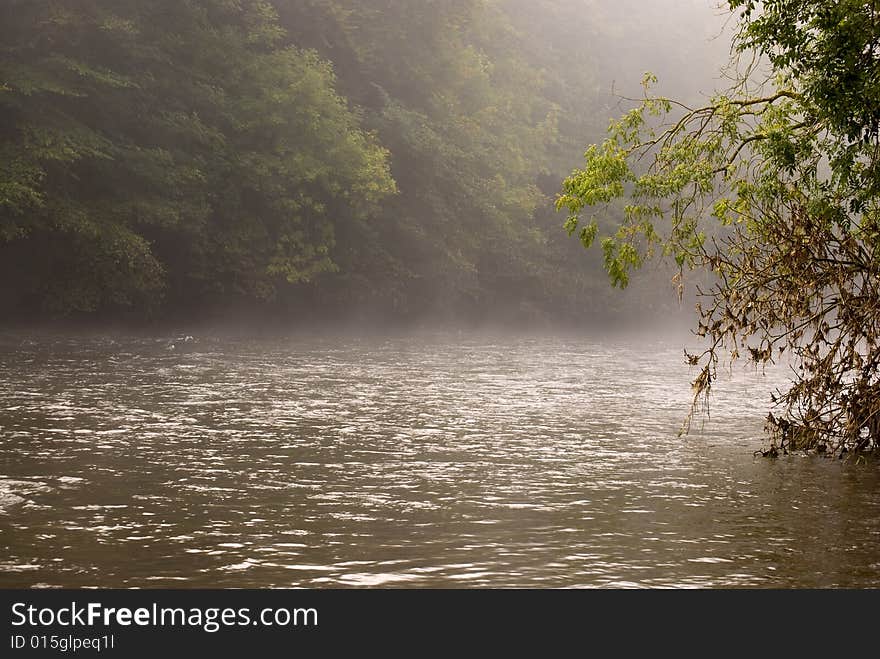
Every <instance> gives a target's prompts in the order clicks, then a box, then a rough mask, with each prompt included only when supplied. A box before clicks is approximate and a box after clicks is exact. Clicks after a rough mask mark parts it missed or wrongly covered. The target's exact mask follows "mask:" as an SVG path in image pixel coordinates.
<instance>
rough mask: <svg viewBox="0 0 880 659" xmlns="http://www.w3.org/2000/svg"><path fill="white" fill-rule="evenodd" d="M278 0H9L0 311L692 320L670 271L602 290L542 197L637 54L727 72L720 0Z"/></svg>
mask: <svg viewBox="0 0 880 659" xmlns="http://www.w3.org/2000/svg"><path fill="white" fill-rule="evenodd" d="M271 4H272V5H273V9H274V12H275V13H273V12H269V13H261V14H259V16H257V14H253V15H250V14H249V12H252V11H255V10H254V9H252V8H251V9H249V8H248V5H246V6H245V8H243V9H242V10H241V12H239V14H238V15H236V14H234V13H233V14H229V13H225V14H224V13H223V12H222V11H220V10H217V11H213V10H212V11H210V12H208V13H205V14H197V13H192V12H188V11H187V10H184V9H182V8H177V9H174V10H173V11H164V10H163V3H162V2H154V3H145V4H144V5H143V6H142V7H141V8H139V9H137V10H135V9H134V7H135V5H131V6H129V5H127V4H122V5H118V6H112V5H110V4H106V5H104V4H101V3H99V4H98V5H96V6H95V7H94V8H92V9H90V10H88V11H84V13H83V14H82V15H76V14H74V15H71V16H69V17H67V18H65V19H64V20H65V21H66V23H65V25H66V27H65V28H64V32H63V33H58V34H57V35H52V34H51V33H50V28H48V27H47V25H48V24H46V23H42V22H40V21H39V20H38V18H39V14H38V13H37V12H38V8H37V7H36V5H33V6H31V7H30V8H28V7H27V6H26V5H27V3H20V2H12V3H7V5H8V6H7V5H4V6H7V9H6V12H7V14H6V18H7V19H8V20H5V22H4V26H5V27H4V28H3V29H4V30H5V32H4V38H5V40H6V41H7V42H8V43H9V44H10V45H9V48H8V49H7V51H6V52H7V55H5V56H4V62H3V67H4V68H3V70H5V71H6V72H7V74H6V76H7V79H8V80H10V81H12V82H11V83H10V85H9V88H8V89H7V90H6V92H5V94H4V96H3V97H0V100H2V99H6V100H5V101H4V102H3V103H2V104H0V116H2V124H3V127H4V132H3V139H4V144H5V148H6V149H7V151H8V152H9V156H10V157H9V159H8V161H9V162H11V163H14V166H12V167H11V168H7V169H6V170H4V173H3V177H4V180H3V181H2V182H0V183H2V184H3V185H5V186H6V187H5V188H4V189H6V190H9V191H10V192H9V193H8V194H7V196H6V198H5V202H4V204H3V206H2V207H0V221H2V228H3V231H2V233H0V308H2V309H4V313H3V321H5V322H6V324H8V325H14V324H21V323H24V324H28V323H33V322H38V323H41V324H45V323H48V324H50V325H52V324H58V323H62V322H68V323H69V322H74V323H86V324H94V325H97V326H100V325H101V324H105V323H106V324H112V323H122V324H125V325H128V326H131V327H138V326H142V325H145V324H147V325H156V324H160V325H161V324H166V325H167V324H171V325H178V324H181V323H189V324H193V325H205V324H211V323H216V324H220V325H222V324H224V323H236V322H239V323H240V322H246V319H253V320H254V324H257V325H263V324H266V323H269V324H277V325H280V326H282V327H285V326H286V327H290V328H291V329H293V328H295V327H298V326H304V325H307V324H309V325H321V324H324V325H328V326H331V327H333V326H342V325H345V326H359V325H365V326H388V327H391V326H394V325H401V326H432V325H434V324H442V325H450V326H453V327H454V326H462V327H469V326H484V325H496V326H500V327H511V326H522V327H523V328H528V327H553V326H559V327H577V326H585V327H593V328H596V327H599V326H616V327H620V326H625V325H626V324H628V323H631V322H636V323H637V322H638V318H640V317H642V316H643V315H645V316H651V317H659V316H662V317H664V318H668V319H670V320H671V322H678V320H677V319H678V318H679V317H680V315H681V313H682V309H681V305H679V304H678V301H677V298H676V295H675V292H674V287H673V286H672V285H671V284H670V280H671V277H672V275H673V274H674V271H673V270H672V269H670V268H668V267H665V266H664V265H663V264H662V263H656V262H653V263H650V264H648V265H647V266H646V267H645V269H644V272H642V273H636V274H635V275H634V277H633V281H632V284H631V285H630V287H629V288H628V289H627V290H626V291H619V290H613V289H612V288H611V287H610V285H609V284H608V280H607V277H606V275H605V273H604V269H603V265H602V254H601V250H600V249H597V248H594V249H591V250H584V249H583V248H582V247H581V246H580V245H579V243H578V240H577V238H576V237H571V238H569V237H568V236H567V235H566V234H565V231H564V230H563V229H562V224H563V222H564V220H565V217H564V216H563V214H562V213H557V212H556V211H555V210H554V209H553V202H554V199H555V197H556V195H557V193H558V191H559V189H560V185H561V181H562V180H563V179H564V178H565V177H566V176H567V175H568V174H569V173H570V172H571V171H572V170H573V169H574V168H576V167H578V166H579V165H580V163H581V156H582V154H583V151H584V149H585V148H586V146H587V145H589V144H590V143H594V142H599V141H601V140H602V139H603V138H604V133H605V129H606V127H607V125H608V123H609V121H610V120H611V119H612V118H614V117H616V116H619V115H620V114H621V113H622V112H624V111H626V110H627V109H629V108H630V107H632V105H633V100H632V99H637V98H638V97H639V96H640V95H641V93H642V91H643V90H642V88H641V80H642V77H643V75H644V74H645V73H646V72H648V71H650V72H651V73H653V74H655V75H656V76H657V78H658V83H657V85H656V87H655V89H656V91H657V92H658V93H662V94H664V95H667V96H669V97H672V98H676V99H680V100H682V101H683V102H688V103H698V102H699V101H700V99H702V98H705V97H706V96H707V95H708V94H710V93H711V92H712V91H713V90H714V89H715V88H717V87H718V86H719V84H722V83H723V81H722V80H720V78H719V75H720V71H721V69H722V67H723V66H724V65H725V63H726V62H727V60H728V58H729V54H730V53H729V49H730V42H729V34H728V33H727V32H726V30H727V29H728V22H729V20H730V19H729V16H728V15H727V14H726V13H725V12H723V11H722V10H720V9H718V8H717V7H716V6H715V3H712V2H700V1H696V0H694V1H691V2H674V1H671V0H670V1H664V2H650V3H645V2H637V1H634V0H633V1H628V2H612V1H610V0H609V1H607V2H603V1H598V0H594V1H587V0H580V1H576V0H553V1H551V2H546V3H540V5H538V4H537V3H532V2H525V1H522V0H499V1H477V0H471V1H464V0H463V1H461V2H454V3H411V2H399V1H390V0H383V1H375V2H357V3H355V2H349V1H347V0H339V1H338V2H327V3H299V2H286V1H284V0H276V1H275V2H273V3H271ZM113 16H115V17H117V18H119V19H121V20H122V19H124V20H126V21H130V22H131V25H134V26H136V29H137V35H138V37H137V39H140V40H143V42H144V43H145V44H148V45H149V46H150V48H151V49H153V50H151V51H150V53H153V54H145V52H147V51H145V50H144V49H143V48H140V45H139V44H138V43H136V41H137V40H135V42H131V41H130V35H129V34H128V33H126V32H124V31H119V32H118V33H114V32H112V31H107V30H104V31H103V32H101V31H97V32H96V31H95V30H96V26H97V25H99V24H101V21H102V20H109V17H113ZM223 35H225V36H223ZM34 39H37V40H39V39H44V40H45V43H43V44H42V45H40V46H39V47H36V46H34V45H33V44H34V43H37V42H36V41H34ZM58 58H64V61H69V62H78V64H76V65H75V66H74V65H73V64H71V66H70V68H69V69H65V68H64V67H60V68H59V66H58V61H59V59H58ZM77 67H78V68H77ZM41 71H42V73H40V72H41ZM212 76H213V78H214V80H215V82H214V83H212V84H214V85H215V87H214V88H213V89H215V90H217V93H216V94H215V93H214V92H210V93H209V92H208V91H207V90H208V89H209V87H205V86H204V85H203V82H202V81H203V80H207V79H211V77H212ZM135 90H137V91H135ZM35 136H36V137H35ZM34 139H40V140H43V142H44V144H45V147H41V148H39V149H38V148H36V147H35V146H34V144H35V143H34ZM616 221H617V220H616V218H615V217H614V216H613V214H612V215H611V216H610V217H608V218H606V219H605V220H604V224H603V231H611V230H613V225H614V222H616Z"/></svg>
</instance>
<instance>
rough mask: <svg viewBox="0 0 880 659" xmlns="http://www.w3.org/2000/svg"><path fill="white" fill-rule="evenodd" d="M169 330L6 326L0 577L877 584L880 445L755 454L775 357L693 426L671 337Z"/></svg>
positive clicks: (0, 354)
mask: <svg viewBox="0 0 880 659" xmlns="http://www.w3.org/2000/svg"><path fill="white" fill-rule="evenodd" d="M170 345H172V343H171V342H169V341H168V340H167V339H165V340H136V339H120V338H118V337H117V338H114V339H112V340H111V339H89V340H76V341H74V340H54V339H40V340H36V341H31V342H29V343H23V341H22V339H21V338H20V337H6V338H5V339H4V340H3V341H2V343H0V438H2V439H0V456H2V463H0V464H2V465H3V466H2V473H0V510H2V512H0V542H2V545H3V553H2V555H0V567H2V570H3V572H2V577H0V580H2V582H0V585H2V586H4V587H15V586H68V587H78V586H104V587H111V586H117V587H124V586H144V587H150V586H153V587H160V586H169V587H226V586H235V587H266V586H280V587H290V586H303V587H322V586H332V587H359V586H365V587H369V586H383V587H389V586H390V587H516V586H522V587H658V586H659V587H723V586H762V587H763V586H768V587H842V586H846V587H868V586H870V587H876V586H877V585H880V558H878V556H880V552H878V549H880V514H878V513H880V494H878V493H880V488H878V484H880V483H878V481H880V477H878V469H877V465H876V463H873V462H869V463H863V464H856V463H855V462H854V461H844V462H841V461H832V460H825V459H817V458H807V457H801V456H791V457H787V458H784V459H779V460H776V461H768V460H763V459H754V458H753V457H752V455H751V452H752V450H754V448H756V446H757V445H758V444H759V443H760V439H761V426H762V417H763V413H762V410H763V409H764V406H765V405H766V402H765V401H766V400H767V398H768V392H769V391H770V390H771V389H772V387H773V386H774V383H775V382H778V381H780V378H781V376H780V375H770V376H765V377H758V376H755V375H750V374H747V373H742V372H739V371H738V370H737V371H735V372H734V373H733V374H732V375H731V376H729V377H728V378H726V380H725V381H723V382H722V383H721V384H720V385H719V387H718V397H717V398H716V400H715V403H714V405H713V407H712V417H711V419H710V421H709V422H708V424H707V425H706V427H705V429H704V431H703V434H702V435H692V436H689V437H685V438H678V437H677V430H678V428H679V426H680V423H681V420H682V413H683V411H684V410H686V409H687V406H688V403H689V401H688V395H689V394H688V385H687V382H688V378H689V375H690V374H689V373H688V370H687V367H686V366H684V365H682V359H681V352H680V350H678V349H677V348H676V349H672V350H670V349H666V348H664V347H662V346H642V347H635V348H634V347H630V346H625V345H615V344H612V343H604V344H603V343H590V342H585V341H583V340H577V341H576V340H566V339H534V338H524V339H518V340H510V339H507V340H504V341H491V340H478V339H471V340H460V339H456V340H448V339H443V338H434V339H431V340H425V339H415V338H407V339H393V340H375V341H372V340H347V341H340V340H336V339H334V340H331V339H329V338H327V339H308V340H305V339H302V338H298V339H289V340H284V341H261V342H256V341H254V342H244V341H231V340H220V339H209V338H203V337H196V338H195V340H192V341H186V342H180V341H177V342H173V345H174V349H173V350H172V349H169V346H170ZM774 377H776V378H777V380H774V379H773V378H774Z"/></svg>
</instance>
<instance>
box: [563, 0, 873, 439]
mask: <svg viewBox="0 0 880 659" xmlns="http://www.w3.org/2000/svg"><path fill="white" fill-rule="evenodd" d="M729 5H730V7H731V9H732V10H739V17H740V30H739V32H738V33H737V36H736V45H737V47H738V50H739V52H740V53H741V57H740V59H739V63H740V64H743V63H745V64H746V66H745V67H744V69H743V70H742V71H741V72H740V73H739V74H738V78H737V81H736V83H735V85H734V86H733V87H732V88H731V89H728V90H726V91H725V92H724V93H722V94H718V95H716V96H715V97H713V98H712V99H711V100H710V102H709V103H708V104H706V105H704V106H702V107H690V106H687V105H685V104H682V103H677V102H675V101H673V100H671V99H668V98H664V97H662V96H657V95H654V94H652V93H651V85H652V84H653V83H654V80H652V79H651V77H650V76H648V77H646V80H645V96H644V98H643V100H642V101H641V103H640V104H639V105H638V106H637V107H635V108H634V109H633V110H631V111H630V112H628V113H626V114H625V115H624V116H622V117H621V118H620V119H619V120H617V121H615V122H613V123H612V125H611V128H610V131H609V137H608V138H607V139H606V140H605V141H604V142H603V143H601V144H597V145H593V146H591V147H590V148H589V150H588V151H587V153H586V164H585V165H584V167H582V168H581V169H578V170H576V171H575V172H573V173H572V175H571V176H570V177H569V178H567V179H566V180H565V182H564V184H563V189H562V193H561V194H560V195H559V197H558V199H557V207H558V208H559V209H565V210H567V211H568V213H569V219H568V222H567V228H568V231H569V233H574V232H578V234H579V236H580V238H581V240H582V241H583V242H584V244H585V245H587V246H589V245H590V244H592V242H593V241H594V239H595V238H596V237H597V234H598V227H597V225H596V223H595V221H594V220H592V219H590V220H587V219H585V218H584V217H582V216H583V213H584V211H585V210H586V209H587V208H588V207H592V206H599V207H605V208H608V207H620V206H623V209H622V212H623V222H622V223H621V224H620V226H619V228H618V229H617V231H616V232H615V233H614V234H612V235H607V236H604V237H603V239H602V249H603V252H604V256H605V263H606V268H607V270H608V272H609V274H610V277H611V280H612V282H613V283H614V284H616V285H619V286H626V284H627V281H628V276H629V273H630V271H631V270H632V269H633V268H636V267H638V266H640V265H641V264H642V263H643V262H644V260H645V259H646V258H649V257H650V256H652V255H655V254H658V253H659V254H663V255H667V256H670V257H672V258H674V260H675V262H676V263H677V265H678V266H679V267H680V268H681V269H682V270H683V269H687V268H694V267H706V268H708V270H709V271H711V273H713V277H714V281H713V282H712V284H711V285H710V287H709V288H708V289H707V290H705V291H702V290H701V291H700V293H701V294H702V295H703V297H704V298H705V300H703V303H702V304H701V305H698V306H697V311H698V314H699V323H698V328H697V331H696V333H697V334H698V335H699V336H701V337H706V339H707V341H708V348H706V349H705V351H703V352H702V353H701V354H695V355H688V360H689V361H690V363H691V364H693V365H699V367H700V368H699V374H698V376H697V378H696V380H695V382H694V390H695V398H694V405H695V409H697V408H698V406H699V403H700V402H702V403H704V404H705V403H707V400H708V398H707V397H708V394H709V391H710V389H711V385H712V382H713V381H714V379H715V377H716V368H717V365H718V363H719V357H720V353H721V350H722V349H724V348H726V349H727V350H728V351H729V354H730V355H731V360H734V359H736V358H738V357H739V356H740V352H742V355H743V356H744V357H745V358H747V359H748V360H750V361H751V362H753V363H754V364H756V365H759V366H761V365H764V364H768V363H772V362H776V361H779V360H783V359H787V360H789V363H790V364H791V365H792V368H793V373H794V379H793V382H792V386H791V387H790V388H789V389H788V390H787V391H784V392H778V395H776V396H774V402H775V403H776V404H777V405H778V406H780V407H781V408H782V411H781V412H777V415H774V414H772V413H771V414H770V415H769V416H768V430H769V431H770V432H771V442H772V444H771V448H770V450H769V451H768V454H776V453H777V451H778V449H782V450H793V449H813V448H815V449H816V450H819V451H822V452H826V451H827V452H831V453H833V452H835V451H837V452H839V453H841V454H842V453H843V452H846V451H850V450H854V449H855V450H862V449H865V448H868V447H871V446H873V447H877V446H878V444H880V350H878V339H880V337H878V335H877V331H878V329H880V289H878V281H880V278H878V276H880V263H878V256H880V255H878V249H880V215H878V212H880V209H878V190H880V189H878V187H877V186H878V185H880V176H878V169H877V166H878V154H880V143H878V121H880V114H878V107H880V105H878V102H877V100H878V90H880V53H878V51H877V48H876V44H877V43H878V38H880V27H878V26H880V22H878V20H877V19H878V14H877V11H876V10H875V9H874V7H873V5H872V4H871V3H865V2H861V1H851V2H847V1H840V2H820V3H816V2H806V1H805V0H783V1H777V2H765V3H758V2H743V1H739V0H732V1H731V2H730V3H729ZM750 53H754V55H750ZM761 57H765V58H766V59H767V60H769V63H770V66H771V71H770V74H769V75H765V76H763V77H762V76H760V75H759V74H760V71H761V66H762V60H761V59H760V58H761ZM689 419H690V417H689ZM686 427H687V426H686Z"/></svg>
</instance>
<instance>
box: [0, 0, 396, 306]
mask: <svg viewBox="0 0 880 659" xmlns="http://www.w3.org/2000/svg"><path fill="white" fill-rule="evenodd" d="M283 37H284V31H283V30H282V29H281V28H280V26H279V25H278V22H277V18H276V15H275V13H274V10H273V9H272V8H271V6H270V5H269V4H268V3H266V2H262V1H261V0H245V1H243V2H226V1H225V0H208V1H199V2H196V1H194V0H193V1H190V0H184V1H177V0H174V1H172V0H143V1H140V0H138V1H137V2H135V1H133V0H122V1H112V2H111V1H109V0H73V1H71V2H65V3H56V2H50V1H48V0H6V1H4V2H3V3H0V274H2V281H3V284H2V288H3V290H4V292H5V294H6V298H7V301H9V298H12V302H13V303H18V304H19V306H25V307H31V308H42V309H45V310H48V311H51V312H56V313H65V312H72V311H94V310H98V309H107V308H126V307H134V308H143V307H149V306H156V305H158V304H159V303H160V301H161V300H162V298H163V296H164V297H165V298H166V299H170V300H171V301H172V302H176V303H177V304H179V305H191V304H192V303H194V302H196V301H203V300H209V299H211V298H212V297H214V298H217V297H223V298H224V299H230V298H235V297H250V298H259V299H266V298H271V297H272V296H273V295H274V293H275V291H276V289H277V288H278V287H279V286H286V285H288V284H290V283H295V282H300V281H304V280H309V279H311V278H313V277H314V276H316V275H317V274H318V273H320V272H324V271H328V270H331V269H333V268H334V267H335V264H334V262H333V260H332V251H333V247H334V242H335V236H336V235H337V233H338V232H340V231H344V230H345V227H346V224H347V223H349V222H353V221H356V220H362V219H363V218H365V217H367V216H369V214H370V213H371V211H372V210H373V209H374V208H375V206H376V204H377V202H378V201H379V200H380V199H381V198H382V197H384V196H386V195H388V194H391V193H392V192H393V191H394V183H393V181H392V180H391V178H390V174H389V172H388V163H387V153H386V152H385V151H384V150H383V149H382V148H381V147H379V146H378V144H377V143H376V140H375V139H374V137H373V136H372V135H371V134H369V133H367V132H365V131H364V130H363V129H362V128H361V127H360V124H359V118H358V117H357V115H356V114H355V113H354V112H353V111H352V110H351V109H350V108H349V107H348V106H347V103H346V102H345V100H344V99H342V98H341V97H340V96H339V95H338V94H337V93H336V91H335V89H334V85H335V78H334V74H333V71H332V69H331V66H330V65H329V64H328V63H327V62H326V61H323V60H321V59H320V58H318V57H317V55H315V54H314V53H313V52H309V51H304V50H301V49H297V48H295V47H290V46H286V45H285V44H284V42H283Z"/></svg>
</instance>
